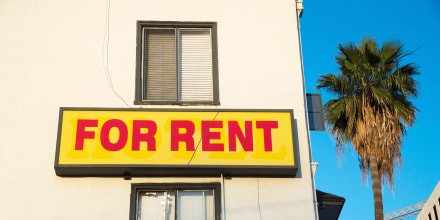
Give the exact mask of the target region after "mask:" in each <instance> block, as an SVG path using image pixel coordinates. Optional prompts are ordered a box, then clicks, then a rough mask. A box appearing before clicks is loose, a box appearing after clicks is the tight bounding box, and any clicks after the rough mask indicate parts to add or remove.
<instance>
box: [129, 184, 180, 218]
mask: <svg viewBox="0 0 440 220" xmlns="http://www.w3.org/2000/svg"><path fill="white" fill-rule="evenodd" d="M138 198H139V201H138V207H139V208H138V215H137V216H138V220H144V219H146V220H174V219H175V192H173V191H171V192H145V191H143V192H142V191H141V192H139V196H138Z"/></svg>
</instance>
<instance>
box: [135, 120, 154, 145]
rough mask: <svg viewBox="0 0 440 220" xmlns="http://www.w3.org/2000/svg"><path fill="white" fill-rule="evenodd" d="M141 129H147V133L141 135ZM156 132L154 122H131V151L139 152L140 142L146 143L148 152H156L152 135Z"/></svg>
mask: <svg viewBox="0 0 440 220" xmlns="http://www.w3.org/2000/svg"><path fill="white" fill-rule="evenodd" d="M142 128H147V129H148V132H147V133H141V129H142ZM156 132H157V125H156V122H154V121H147V120H133V138H132V142H131V143H132V145H131V149H132V150H133V151H139V150H140V145H141V141H143V142H147V150H148V151H156V139H155V138H154V135H156Z"/></svg>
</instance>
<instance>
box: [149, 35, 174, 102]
mask: <svg viewBox="0 0 440 220" xmlns="http://www.w3.org/2000/svg"><path fill="white" fill-rule="evenodd" d="M144 30H145V36H144V37H145V41H146V43H145V44H144V45H145V48H144V65H145V66H144V83H143V84H144V85H143V87H144V94H143V97H145V98H146V100H161V101H162V100H164V101H168V100H173V101H175V100H176V99H177V91H176V82H177V80H176V43H175V29H173V28H160V29H159V28H146V29H144Z"/></svg>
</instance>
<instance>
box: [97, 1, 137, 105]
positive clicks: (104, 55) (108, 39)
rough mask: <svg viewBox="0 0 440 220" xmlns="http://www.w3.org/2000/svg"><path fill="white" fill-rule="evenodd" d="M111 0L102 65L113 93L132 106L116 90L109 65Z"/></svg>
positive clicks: (107, 8)
mask: <svg viewBox="0 0 440 220" xmlns="http://www.w3.org/2000/svg"><path fill="white" fill-rule="evenodd" d="M109 33H110V0H107V5H106V13H105V32H104V41H103V43H102V44H103V45H102V66H103V67H104V71H105V74H106V78H107V84H108V85H109V86H110V88H111V89H112V91H113V93H114V94H115V95H116V96H117V97H118V98H119V99H120V100H121V101H122V102H124V104H125V105H126V106H127V107H129V108H130V107H131V106H130V105H129V104H128V103H127V102H126V101H125V100H124V98H122V97H121V96H120V95H119V94H118V93H117V92H116V90H115V88H114V86H113V82H112V78H111V76H110V70H109V67H108V45H109V42H110V35H109Z"/></svg>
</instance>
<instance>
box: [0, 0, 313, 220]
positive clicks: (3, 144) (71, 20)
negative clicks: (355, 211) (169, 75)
mask: <svg viewBox="0 0 440 220" xmlns="http://www.w3.org/2000/svg"><path fill="white" fill-rule="evenodd" d="M106 5H107V2H106V1H105V0H99V1H98V0H97V1H86V0H76V1H73V0H62V1H60V0H39V1H30V0H29V1H24V0H23V1H15V0H4V1H0V30H1V34H0V76H1V79H0V100H1V102H2V107H1V108H0V113H1V115H2V122H1V125H2V126H1V127H0V186H1V187H0V195H1V196H0V204H1V206H2V207H3V208H2V211H1V212H0V219H29V218H32V219H128V217H129V207H130V202H129V199H130V185H131V183H144V182H164V181H165V182H199V181H203V182H205V181H206V182H212V181H220V180H219V178H197V179H195V178H133V179H132V180H123V179H122V178H62V177H57V176H56V175H55V172H54V169H53V165H54V158H55V146H56V137H57V126H58V111H59V107H118V108H124V107H127V106H125V104H124V103H123V102H122V101H121V100H120V99H119V98H118V97H117V96H116V95H115V94H113V92H112V90H111V88H110V87H109V85H108V83H107V79H106V77H107V76H106V73H105V71H104V68H103V60H104V58H105V57H106V56H107V53H105V52H106V51H107V50H106V49H104V48H105V47H104V46H105V44H104V36H105V23H106V11H107V9H106ZM137 20H154V21H213V22H217V23H218V63H219V85H220V103H221V104H220V105H219V106H214V107H213V106H188V107H189V108H199V107H201V108H222V109H228V108H233V109H293V110H294V121H295V125H296V127H295V129H296V131H295V133H296V134H295V135H296V136H295V138H297V140H298V141H297V144H298V147H299V156H300V166H299V168H300V170H299V171H298V176H297V177H296V178H236V177H233V178H232V179H226V180H225V189H226V190H225V196H226V201H225V205H226V218H227V219H228V220H232V219H239V220H244V219H258V218H259V210H261V216H262V217H263V219H293V218H295V219H314V218H315V214H314V203H313V193H314V192H313V190H312V178H311V172H310V160H309V156H310V155H309V144H308V136H307V134H308V131H307V127H306V121H305V120H306V119H305V112H304V92H303V81H302V80H303V79H302V71H301V58H300V52H299V51H300V48H299V46H300V45H299V39H298V29H297V15H296V3H295V1H294V0H257V1H255V0H240V1H236V0H221V1H220V0H186V1H179V0H130V1H123V0H111V1H110V10H109V46H108V63H109V70H110V76H111V79H112V81H113V85H114V89H115V90H116V91H117V92H118V93H119V94H120V95H121V96H122V97H123V99H124V100H125V101H127V102H128V103H129V104H130V107H133V108H138V107H145V108H149V107H154V108H161V107H163V108H184V107H178V106H134V105H132V103H133V100H134V91H135V88H134V85H135V66H136V63H135V61H136V51H135V47H136V21H137ZM257 195H259V197H260V198H259V201H260V202H259V203H258V198H257V197H256V196H257Z"/></svg>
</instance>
